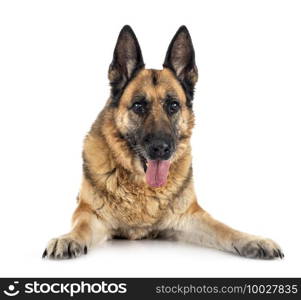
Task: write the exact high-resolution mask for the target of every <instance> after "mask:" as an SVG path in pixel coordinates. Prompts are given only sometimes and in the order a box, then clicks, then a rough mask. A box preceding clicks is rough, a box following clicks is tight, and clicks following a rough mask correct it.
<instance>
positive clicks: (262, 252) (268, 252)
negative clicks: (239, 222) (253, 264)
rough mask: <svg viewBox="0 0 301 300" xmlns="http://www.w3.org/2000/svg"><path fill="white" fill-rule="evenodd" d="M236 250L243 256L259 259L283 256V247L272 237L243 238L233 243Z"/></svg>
mask: <svg viewBox="0 0 301 300" xmlns="http://www.w3.org/2000/svg"><path fill="white" fill-rule="evenodd" d="M233 248H234V250H235V252H236V253H237V254H239V255H241V256H245V257H249V258H259V259H274V258H281V259H282V258H283V257H284V254H283V252H282V250H281V248H280V247H279V246H278V245H277V244H276V243H275V242H274V241H272V240H270V239H262V238H254V239H246V240H245V239H242V240H239V241H238V242H236V243H234V244H233Z"/></svg>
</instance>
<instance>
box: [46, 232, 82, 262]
mask: <svg viewBox="0 0 301 300" xmlns="http://www.w3.org/2000/svg"><path fill="white" fill-rule="evenodd" d="M87 251H88V250H87V246H86V245H82V244H80V243H79V242H77V241H75V240H74V239H72V238H69V237H68V236H62V237H60V238H57V239H53V240H51V241H50V242H49V243H48V246H47V248H46V249H45V251H44V252H43V255H42V257H43V258H46V257H47V258H51V259H69V258H74V257H78V256H80V255H81V254H87Z"/></svg>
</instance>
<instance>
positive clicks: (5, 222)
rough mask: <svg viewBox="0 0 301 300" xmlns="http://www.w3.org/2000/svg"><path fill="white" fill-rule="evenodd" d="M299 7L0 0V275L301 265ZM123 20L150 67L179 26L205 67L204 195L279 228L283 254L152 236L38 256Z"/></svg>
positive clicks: (71, 175) (239, 270)
mask: <svg viewBox="0 0 301 300" xmlns="http://www.w3.org/2000/svg"><path fill="white" fill-rule="evenodd" d="M300 15H301V7H300V1H277V0H273V1H262V0H260V1H259V0H258V1H257V0H255V1H254V0H252V1H241V0H237V1H212V0H210V1H192V0H191V1H188V0H186V1H182V0H181V1H177V0H169V1H167V0H165V1H155V0H153V1H130V0H125V1H124V0H122V1H116V0H114V1H61V0H60V1H1V2H0V137H1V146H0V182H1V189H0V192H1V199H0V230H1V241H0V252H1V253H0V276H13V277H14V276H73V277H76V276H115V277H118V276H200V277H201V276H212V277H215V276H216V277H217V276H226V277H227V276H273V277H276V276H300V275H301V270H300V269H301V268H300V267H301V264H300V248H301V242H300V228H301V226H300V225H301V224H300V223H301V221H300V211H301V205H300V201H301V185H300V184H301V141H300V131H301V87H300V83H301V39H300V37H301V34H300V32H301V18H300ZM124 24H130V25H131V26H132V27H133V29H134V31H135V32H136V34H137V37H138V39H139V41H140V45H141V47H142V50H143V55H144V59H145V61H146V63H147V67H153V68H161V65H162V62H163V59H164V55H165V51H166V49H167V46H168V44H169V42H170V40H171V38H172V36H173V35H174V33H175V32H176V30H177V29H178V27H179V26H180V25H182V24H185V25H187V27H188V28H189V30H190V33H191V35H192V38H193V42H194V46H195V51H196V59H197V64H198V68H199V82H198V84H197V89H196V95H195V101H194V110H195V113H196V118H197V121H196V127H195V130H194V135H193V154H194V175H195V185H196V190H197V195H198V201H199V203H200V204H201V205H202V206H203V207H204V208H205V209H206V210H208V211H209V212H210V213H211V214H212V215H213V216H214V217H215V218H217V219H220V220H222V221H224V222H225V223H227V224H229V225H231V226H233V227H236V228H238V229H240V230H243V231H247V232H250V233H254V234H259V235H262V236H267V237H270V238H273V239H275V240H276V241H277V242H278V243H279V244H280V245H281V246H282V247H283V250H284V253H285V255H286V256H285V259H284V260H282V261H281V260H275V261H259V260H250V259H244V258H240V257H236V256H232V255H230V254H226V253H222V252H219V251H215V250H210V249H203V248H199V247H197V246H192V245H185V244H178V243H174V242H158V241H133V242H128V241H113V242H108V243H107V244H105V245H103V246H99V247H97V248H95V249H94V250H92V251H91V252H90V253H89V255H87V256H84V257H82V258H79V259H77V260H68V261H47V260H42V259H41V254H42V252H43V250H44V247H45V245H46V243H47V241H48V240H49V239H50V238H52V237H55V236H57V235H60V234H62V233H65V232H67V231H68V230H69V224H70V217H71V214H72V211H73V210H74V208H75V199H76V196H77V192H78V189H79V185H80V180H81V150H82V141H83V138H84V136H85V134H86V132H87V131H88V130H89V127H90V125H91V124H92V122H93V120H94V119H95V118H96V115H97V114H98V112H99V111H100V109H101V108H102V106H103V105H104V103H105V101H106V100H107V98H108V96H109V86H108V81H107V69H108V66H109V63H110V61H111V58H112V53H113V48H114V46H115V42H116V38H117V35H118V33H119V30H120V29H121V27H122V26H123V25H124Z"/></svg>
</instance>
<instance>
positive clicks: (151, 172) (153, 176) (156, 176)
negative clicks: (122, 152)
mask: <svg viewBox="0 0 301 300" xmlns="http://www.w3.org/2000/svg"><path fill="white" fill-rule="evenodd" d="M169 166H170V161H169V160H149V161H148V166H147V170H146V182H147V184H148V185H150V186H151V187H160V186H162V185H164V184H165V183H166V181H167V176H168V170H169Z"/></svg>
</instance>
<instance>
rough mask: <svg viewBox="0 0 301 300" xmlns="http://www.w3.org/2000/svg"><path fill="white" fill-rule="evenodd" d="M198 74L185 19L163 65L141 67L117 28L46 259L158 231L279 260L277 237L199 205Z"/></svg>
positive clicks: (126, 34) (130, 40)
mask: <svg viewBox="0 0 301 300" xmlns="http://www.w3.org/2000/svg"><path fill="white" fill-rule="evenodd" d="M197 78H198V72H197V67H196V64H195V53H194V48H193V44H192V41H191V37H190V34H189V32H188V30H187V28H186V27H185V26H181V27H180V28H179V30H178V31H177V32H176V34H175V36H174V38H173V39H172V41H171V43H170V45H169V47H168V50H167V54H166V57H165V61H164V64H163V69H162V70H154V69H145V68H144V62H143V58H142V53H141V50H140V46H139V44H138V40H137V38H136V36H135V34H134V32H133V30H132V29H131V27H130V26H128V25H126V26H124V27H123V28H122V30H121V32H120V34H119V37H118V40H117V44H116V47H115V50H114V55H113V61H112V63H111V65H110V68H109V81H110V85H111V95H110V97H109V99H108V101H107V103H106V105H105V107H104V109H103V110H102V111H101V113H100V114H99V115H98V117H97V119H96V121H95V122H94V124H93V125H92V127H91V130H90V132H89V133H88V135H87V136H86V138H85V142H84V149H83V181H82V186H81V189H80V192H79V195H78V206H77V208H76V210H75V212H74V214H73V218H72V224H73V226H72V229H71V231H70V232H69V233H67V234H65V235H62V236H60V237H58V238H55V239H52V240H51V241H50V242H49V243H48V245H47V248H46V249H45V251H44V253H43V257H48V258H54V259H64V258H73V257H78V256H79V255H81V254H86V253H87V251H88V249H89V248H90V247H91V246H92V245H95V244H96V243H98V242H104V241H106V240H108V239H112V238H116V237H119V238H126V239H130V240H137V239H144V238H157V237H161V238H168V239H174V240H182V241H188V242H193V243H197V244H199V245H202V246H205V247H212V248H216V249H220V250H223V251H227V252H231V253H234V254H238V255H241V256H245V257H250V258H263V259H273V258H283V256H284V255H283V253H282V251H281V249H280V247H279V246H278V245H277V244H276V243H275V242H274V241H272V240H270V239H265V238H261V237H258V236H254V235H250V234H246V233H243V232H240V231H237V230H234V229H232V228H230V227H228V226H227V225H225V224H223V223H220V222H219V221H217V220H215V219H213V218H212V217H211V216H210V215H209V214H208V213H207V212H206V211H205V210H204V209H202V208H201V207H200V206H199V204H198V202H197V199H196V195H195V191H194V187H193V179H192V165H191V163H192V159H191V146H190V137H191V132H192V128H193V126H194V114H193V110H192V102H193V101H192V100H193V95H194V86H195V84H196V82H197Z"/></svg>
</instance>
